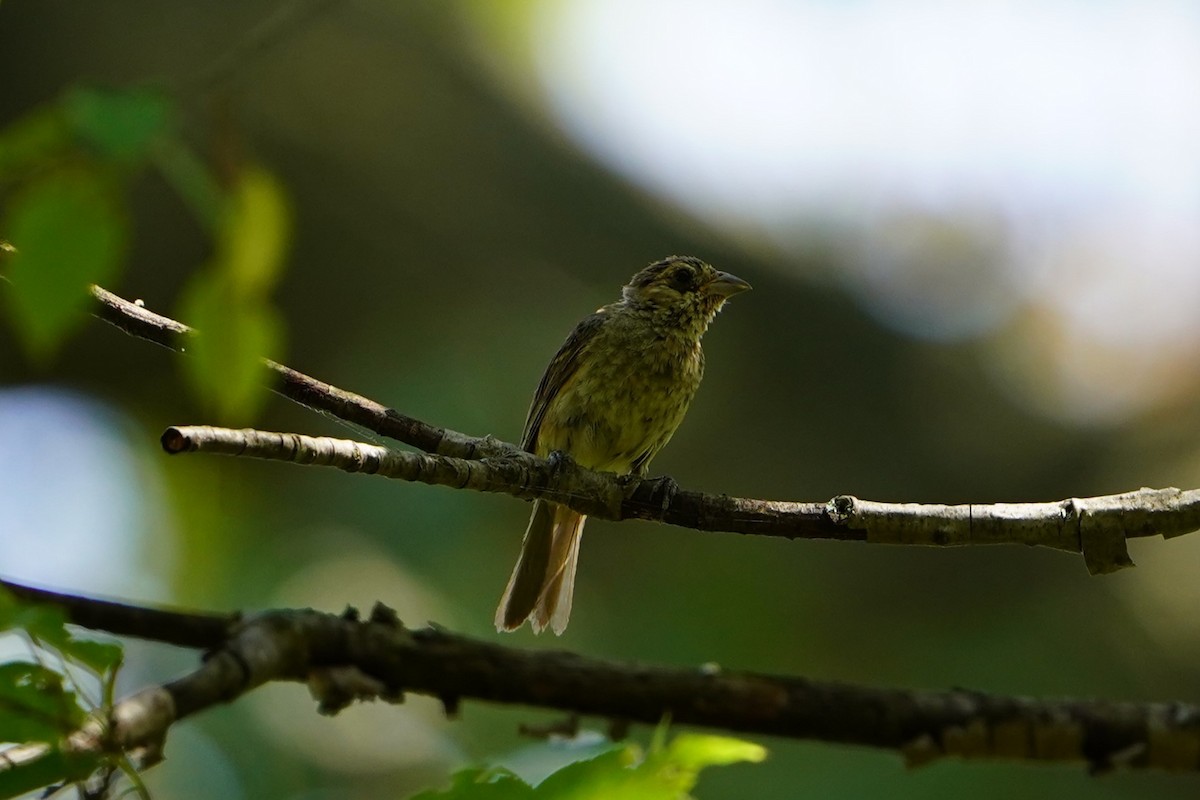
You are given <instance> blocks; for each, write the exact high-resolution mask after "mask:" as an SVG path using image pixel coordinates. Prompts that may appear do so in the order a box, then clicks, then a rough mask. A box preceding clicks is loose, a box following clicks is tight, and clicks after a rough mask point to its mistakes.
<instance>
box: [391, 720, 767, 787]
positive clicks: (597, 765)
mask: <svg viewBox="0 0 1200 800" xmlns="http://www.w3.org/2000/svg"><path fill="white" fill-rule="evenodd" d="M665 733H666V729H665V726H662V727H660V728H659V730H658V733H657V734H656V735H655V741H654V743H652V744H651V746H650V748H649V752H647V753H643V752H642V750H641V748H639V747H638V746H637V745H635V744H619V745H614V746H613V747H612V748H611V749H608V750H607V751H605V752H603V753H601V754H600V755H598V756H595V757H593V758H588V759H584V760H581V761H576V762H574V763H572V764H568V765H567V766H565V767H563V768H562V769H560V770H558V771H557V772H555V773H553V774H552V775H550V776H549V777H547V778H546V779H545V780H544V781H542V782H541V783H539V784H538V785H537V786H531V785H530V784H528V783H526V782H525V781H524V780H522V779H521V778H520V777H518V776H517V775H516V774H514V773H513V772H511V771H510V770H507V769H505V768H503V767H473V768H470V769H465V770H462V771H460V772H458V773H456V774H455V775H454V777H453V779H452V782H451V785H450V788H448V789H444V790H440V791H429V792H422V793H421V794H419V795H416V796H415V797H414V798H413V800H567V798H570V800H592V799H593V798H595V800H601V798H609V797H621V798H626V799H627V800H678V799H679V798H686V797H690V795H689V792H690V791H691V790H692V788H693V787H694V786H695V785H696V779H697V778H698V777H699V774H700V771H701V770H702V769H704V768H705V767H711V766H724V765H727V764H734V763H737V762H740V761H750V762H759V761H762V760H763V759H764V758H766V754H767V753H766V750H765V748H763V747H761V746H760V745H757V744H753V743H751V742H744V741H741V740H739V739H732V738H729V737H725V736H709V735H702V734H693V733H684V734H679V735H678V736H676V737H675V738H674V739H673V740H671V742H670V743H669V744H666V743H664V740H665Z"/></svg>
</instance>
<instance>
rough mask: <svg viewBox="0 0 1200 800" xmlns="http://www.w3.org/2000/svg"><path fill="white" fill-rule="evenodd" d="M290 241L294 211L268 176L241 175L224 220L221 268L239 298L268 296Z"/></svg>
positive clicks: (254, 171)
mask: <svg viewBox="0 0 1200 800" xmlns="http://www.w3.org/2000/svg"><path fill="white" fill-rule="evenodd" d="M290 236H291V212H290V211H289V209H288V204H287V198H286V197H285V196H284V194H283V191H282V189H280V187H279V182H278V181H276V180H275V177H274V176H272V175H271V174H270V173H269V172H267V171H266V170H264V169H261V168H258V167H250V168H249V169H247V170H245V171H244V172H242V174H241V175H240V176H239V178H238V182H237V185H236V186H235V187H234V188H233V192H232V194H231V196H230V198H229V203H228V204H227V206H226V210H225V216H224V218H223V219H222V221H221V230H220V232H219V234H218V237H219V250H218V252H219V256H218V263H217V265H216V266H217V268H218V269H220V270H223V271H225V272H226V274H227V275H228V276H229V279H230V280H231V281H232V282H233V288H234V290H235V291H236V292H237V293H238V294H242V295H250V294H265V293H266V292H268V291H270V290H271V289H272V288H273V287H274V285H275V282H276V281H277V280H278V278H279V273H280V268H281V267H282V265H283V259H284V256H285V255H286V253H287V244H288V240H289V238H290Z"/></svg>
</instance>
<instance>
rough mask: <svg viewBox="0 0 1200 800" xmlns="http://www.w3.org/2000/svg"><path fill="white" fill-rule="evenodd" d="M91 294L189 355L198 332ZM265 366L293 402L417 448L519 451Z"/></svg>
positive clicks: (112, 314)
mask: <svg viewBox="0 0 1200 800" xmlns="http://www.w3.org/2000/svg"><path fill="white" fill-rule="evenodd" d="M92 296H93V297H95V298H96V301H97V302H96V306H95V308H94V310H93V313H94V314H95V315H96V316H97V317H99V318H100V319H102V320H104V321H105V322H107V323H109V324H110V325H113V326H115V327H116V328H119V329H120V330H122V331H124V332H125V333H128V334H129V335H130V336H136V337H137V338H139V339H145V340H147V341H150V342H154V343H155V344H159V345H162V346H163V347H166V348H168V349H171V350H175V351H177V352H180V353H185V352H186V351H187V347H188V338H189V337H191V336H193V335H195V331H193V330H192V329H191V328H189V327H188V326H187V325H184V324H183V323H182V322H178V321H176V320H173V319H171V318H170V317H164V316H162V315H161V314H155V313H154V312H152V311H150V310H149V309H147V308H146V307H145V306H143V305H140V304H138V303H131V302H129V301H128V300H125V299H123V298H121V297H118V296H117V295H115V294H113V293H112V292H110V291H108V290H106V289H103V288H101V287H99V286H93V287H92ZM262 362H263V366H264V367H266V368H267V369H268V370H269V371H270V372H271V373H273V375H272V378H273V379H274V380H273V383H277V386H276V389H275V391H277V392H278V393H279V394H281V395H283V396H284V397H286V398H288V399H289V400H293V401H295V402H297V403H299V404H300V405H302V406H305V407H307V408H311V409H314V410H317V411H321V412H324V413H328V414H332V415H333V416H335V417H337V418H339V419H344V420H346V421H347V422H352V423H354V424H356V425H359V426H361V427H363V428H366V429H367V430H369V431H373V432H375V433H378V434H379V435H380V436H386V437H388V438H389V439H395V440H396V441H398V442H403V443H405V444H407V445H411V446H413V447H415V448H417V449H418V450H424V451H425V452H427V453H440V454H441V455H446V456H456V457H459V458H483V457H485V456H498V455H504V454H505V453H507V452H509V451H511V450H515V449H517V448H515V447H514V446H513V445H509V444H505V443H504V442H500V441H499V440H497V439H493V438H491V437H484V438H476V437H473V436H467V435H465V434H462V433H458V432H457V431H452V430H448V429H446V428H438V427H436V426H433V425H429V424H428V423H425V422H422V421H421V420H419V419H414V418H413V417H409V416H406V415H404V414H401V413H400V412H398V411H396V410H394V409H391V408H388V407H387V406H384V405H381V404H379V403H376V402H375V401H374V400H369V399H367V398H365V397H362V396H361V395H357V394H354V393H353V392H347V391H345V390H344V389H339V388H338V387H336V386H332V385H330V384H328V383H325V382H323V381H319V380H317V379H316V378H312V377H309V376H308V375H305V374H304V373H303V372H298V371H296V370H294V369H292V368H290V367H286V366H284V365H283V364H278V363H276V362H274V361H271V360H270V359H265V358H264V359H263V360H262Z"/></svg>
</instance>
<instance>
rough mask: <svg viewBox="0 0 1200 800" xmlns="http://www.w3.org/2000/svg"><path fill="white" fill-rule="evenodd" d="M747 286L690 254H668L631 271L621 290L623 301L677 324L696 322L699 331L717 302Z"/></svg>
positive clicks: (715, 307) (711, 314)
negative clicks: (634, 271)
mask: <svg viewBox="0 0 1200 800" xmlns="http://www.w3.org/2000/svg"><path fill="white" fill-rule="evenodd" d="M749 288H750V284H748V283H746V282H745V281H744V280H742V279H741V278H739V277H737V276H736V275H730V274H729V273H728V272H721V271H720V270H718V269H716V268H714V267H713V266H712V265H710V264H706V263H705V262H703V261H701V260H700V259H698V258H694V257H693V256H669V257H668V258H664V259H663V260H662V261H655V262H654V263H653V264H651V265H650V266H648V267H646V268H645V269H643V270H642V271H641V272H639V273H637V274H636V275H634V276H633V277H632V278H631V279H630V281H629V284H628V285H627V286H626V287H625V288H624V290H623V291H622V296H623V298H624V301H625V303H626V305H628V306H630V307H632V308H636V309H641V310H645V311H649V312H651V313H653V314H654V315H655V316H658V317H660V318H664V319H673V320H677V321H678V323H679V324H681V325H692V324H698V325H699V326H700V333H703V332H704V329H705V328H707V327H708V323H709V322H711V321H712V318H713V317H714V316H715V315H716V313H717V312H718V311H720V310H721V306H723V305H724V304H725V301H726V300H728V299H729V298H730V297H732V296H733V295H735V294H738V293H739V292H744V291H746V290H747V289H749Z"/></svg>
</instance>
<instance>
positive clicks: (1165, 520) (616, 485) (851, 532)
mask: <svg viewBox="0 0 1200 800" xmlns="http://www.w3.org/2000/svg"><path fill="white" fill-rule="evenodd" d="M162 443H163V448H164V449H165V450H166V451H167V452H168V453H173V454H176V453H186V452H205V453H217V454H222V455H233V456H246V457H250V458H263V459H270V460H274V461H287V462H292V463H297V464H308V465H315V466H327V467H336V468H338V469H341V470H344V471H346V472H365V473H368V474H372V475H381V476H383V477H387V478H397V479H400V480H406V481H417V482H420V483H427V484H431V485H435V486H451V487H454V488H457V489H472V490H474V491H479V492H501V493H505V494H510V495H512V496H514V497H520V498H522V499H525V500H531V499H535V498H540V499H545V500H552V501H554V502H556V503H561V504H563V505H567V506H570V507H571V508H573V509H575V510H576V511H579V512H581V513H584V514H588V515H590V516H594V517H600V518H603V519H611V520H622V519H629V518H640V519H647V520H654V521H658V522H666V523H670V524H673V525H680V526H683V527H687V528H692V529H695V530H707V531H727V532H735V533H745V534H754V535H758V536H781V537H785V538H789V539H797V538H808V539H843V540H849V539H853V540H863V541H868V542H874V543H877V544H909V545H913V544H917V545H927V546H939V547H953V546H965V545H978V544H1005V543H1006V544H1013V543H1018V544H1026V545H1041V546H1044V547H1053V548H1055V549H1058V550H1066V551H1069V552H1075V553H1078V552H1082V553H1083V555H1084V560H1085V562H1086V564H1087V566H1088V569H1089V570H1090V571H1091V572H1092V573H1093V574H1095V573H1103V572H1111V571H1113V570H1115V569H1118V568H1120V567H1124V566H1130V565H1132V563H1133V562H1132V560H1131V559H1130V558H1129V555H1128V552H1127V551H1126V549H1125V540H1126V538H1134V537H1140V536H1153V535H1159V534H1161V535H1163V536H1172V535H1180V534H1183V533H1187V532H1189V531H1192V530H1195V529H1196V528H1197V527H1200V491H1197V490H1192V491H1188V492H1182V491H1180V490H1178V489H1139V490H1137V491H1135V492H1126V493H1123V494H1116V495H1106V496H1103V497H1091V498H1071V499H1068V500H1063V501H1060V502H1053V503H993V504H969V505H958V506H947V505H923V504H915V503H879V502H872V501H865V500H859V499H858V498H855V497H850V496H847V495H842V496H839V497H835V498H833V499H832V500H830V501H829V502H828V503H823V504H818V503H787V502H779V501H766V500H755V499H751V498H744V497H729V496H726V495H712V494H704V493H701V492H689V491H684V490H679V489H676V488H675V487H674V486H673V484H672V483H670V482H669V481H670V479H661V478H660V479H643V478H638V477H636V476H620V477H618V476H613V475H606V474H603V473H596V472H592V471H591V470H585V469H581V468H579V467H576V466H574V465H572V464H569V463H568V462H565V461H563V460H562V459H558V460H554V459H551V460H544V459H539V458H535V457H533V456H531V455H529V454H528V453H521V452H514V453H511V454H509V455H506V456H503V457H499V458H485V459H482V460H478V461H475V460H469V459H461V458H451V457H448V456H437V455H431V454H419V453H407V452H399V451H395V450H390V449H388V448H386V447H380V446H378V445H371V444H365V443H362V442H354V441H350V440H346V439H332V438H328V437H319V436H305V435H303V434H297V433H271V432H267V431H259V430H254V429H245V430H232V429H229V428H215V427H209V426H187V427H172V428H168V429H167V430H166V432H165V433H163V437H162ZM664 481H666V482H665V483H664ZM664 487H665V489H664Z"/></svg>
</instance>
